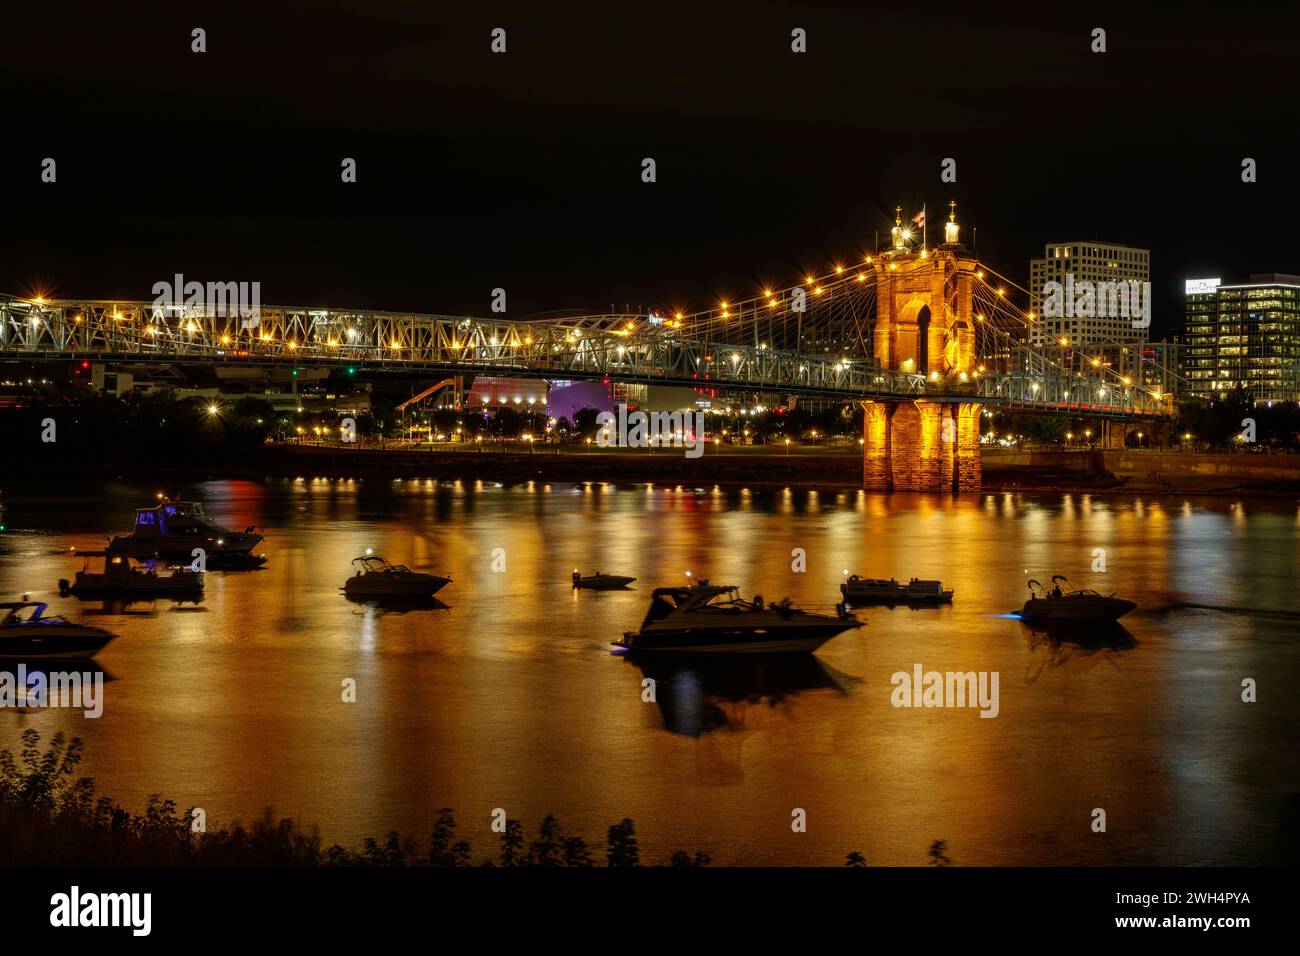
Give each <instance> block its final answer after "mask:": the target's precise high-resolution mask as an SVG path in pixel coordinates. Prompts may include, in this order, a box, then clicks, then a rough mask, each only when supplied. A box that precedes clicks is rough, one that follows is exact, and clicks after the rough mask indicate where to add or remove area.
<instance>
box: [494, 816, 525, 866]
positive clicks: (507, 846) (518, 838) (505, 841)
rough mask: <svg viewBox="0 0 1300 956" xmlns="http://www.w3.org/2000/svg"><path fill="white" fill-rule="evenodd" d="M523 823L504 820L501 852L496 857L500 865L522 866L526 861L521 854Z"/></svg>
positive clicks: (522, 847)
mask: <svg viewBox="0 0 1300 956" xmlns="http://www.w3.org/2000/svg"><path fill="white" fill-rule="evenodd" d="M523 849H524V825H523V824H522V823H520V822H519V821H518V820H509V819H507V820H506V829H505V832H504V833H502V834H501V852H500V853H499V854H498V856H497V859H498V861H499V862H500V864H501V865H502V866H523V865H524V864H525V863H527V862H528V860H527V858H526V857H525V856H524V855H523Z"/></svg>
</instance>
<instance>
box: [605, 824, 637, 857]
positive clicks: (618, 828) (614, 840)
mask: <svg viewBox="0 0 1300 956" xmlns="http://www.w3.org/2000/svg"><path fill="white" fill-rule="evenodd" d="M605 856H606V858H607V859H608V860H609V865H610V866H640V865H641V846H640V844H639V843H638V842H637V839H636V826H635V824H633V823H632V821H631V820H630V819H629V818H627V817H624V818H623V819H622V820H620V821H619V822H618V823H616V824H614V825H613V826H612V827H610V828H609V835H608V839H607V846H606V849H605Z"/></svg>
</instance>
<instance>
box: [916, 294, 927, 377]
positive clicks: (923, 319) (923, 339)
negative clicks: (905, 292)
mask: <svg viewBox="0 0 1300 956" xmlns="http://www.w3.org/2000/svg"><path fill="white" fill-rule="evenodd" d="M916 367H917V370H918V371H922V372H924V371H925V370H926V369H928V368H929V367H930V307H929V306H928V305H923V306H921V311H920V312H918V313H917V314H916Z"/></svg>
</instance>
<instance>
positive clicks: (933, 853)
mask: <svg viewBox="0 0 1300 956" xmlns="http://www.w3.org/2000/svg"><path fill="white" fill-rule="evenodd" d="M930 865H931V866H952V860H950V859H948V841H947V840H935V841H934V842H933V843H931V844H930Z"/></svg>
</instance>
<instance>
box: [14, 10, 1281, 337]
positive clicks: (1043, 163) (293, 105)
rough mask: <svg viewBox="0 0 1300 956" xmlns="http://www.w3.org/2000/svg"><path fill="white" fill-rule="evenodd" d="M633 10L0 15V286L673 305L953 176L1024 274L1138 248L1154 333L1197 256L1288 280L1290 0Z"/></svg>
mask: <svg viewBox="0 0 1300 956" xmlns="http://www.w3.org/2000/svg"><path fill="white" fill-rule="evenodd" d="M128 6H129V9H126V7H128ZM623 7H624V5H622V4H617V3H610V2H604V3H599V4H566V5H561V6H559V7H553V6H552V5H549V4H533V5H530V6H528V7H522V6H521V7H520V8H517V9H516V8H512V7H509V6H506V5H500V4H482V5H480V4H466V5H460V6H455V7H450V6H444V5H442V4H436V3H429V4H426V3H415V2H411V3H396V2H390V0H368V2H364V3H320V4H305V3H303V4H298V3H293V4H280V3H272V2H262V3H240V2H224V3H211V4H188V3H166V4H163V3H157V4H155V3H136V4H130V5H119V4H96V5H94V6H93V7H92V6H89V5H86V9H85V10H84V11H82V12H78V9H77V8H76V7H68V6H56V5H53V4H46V5H44V6H43V8H42V9H39V10H36V11H25V12H24V13H23V14H22V16H21V18H15V16H14V14H13V12H12V11H9V12H7V13H6V17H7V20H8V22H7V23H6V27H7V28H8V29H6V31H5V33H6V38H5V44H4V53H3V58H2V60H0V94H2V96H3V107H4V116H5V120H6V122H5V130H6V135H5V144H4V149H3V151H0V176H2V178H0V184H2V188H3V196H4V215H3V219H2V220H0V222H3V228H2V229H0V290H3V291H6V292H10V293H16V294H32V293H33V292H35V291H38V290H39V291H45V292H46V293H47V294H51V295H57V296H66V297H71V296H85V297H90V298H110V297H121V298H132V299H149V298H152V292H151V287H152V285H153V283H154V282H156V281H159V280H163V279H169V278H170V277H171V276H172V275H173V274H174V273H176V272H181V273H184V274H185V276H186V277H187V278H189V279H199V280H202V281H208V280H214V281H241V280H242V281H255V280H256V281H260V282H261V283H262V301H263V302H264V303H270V304H279V303H284V304H306V305H320V306H328V307H335V308H339V307H371V308H387V309H395V310H412V311H422V312H444V313H453V314H458V313H462V312H466V313H478V314H486V313H488V311H489V302H490V294H491V290H492V289H493V288H494V287H498V286H500V287H503V288H505V289H506V291H507V295H508V305H509V312H508V315H510V316H524V315H528V314H533V313H537V312H542V311H546V310H551V309H566V308H577V309H590V310H601V311H603V310H604V309H606V308H608V307H609V306H610V305H611V304H613V305H614V306H615V307H616V308H617V309H620V310H621V309H622V308H623V307H624V306H625V305H630V306H632V307H634V308H636V307H641V308H645V307H651V306H657V307H661V308H676V307H686V308H692V307H702V306H705V305H707V304H709V303H710V302H712V301H714V300H715V299H716V297H718V296H728V297H743V296H747V295H750V294H753V293H754V292H755V291H756V290H757V288H758V287H759V286H761V285H763V284H765V283H772V284H789V283H793V282H794V281H797V279H798V277H799V276H800V275H802V274H803V273H804V272H805V271H806V270H809V269H813V270H825V269H828V268H829V266H830V264H831V263H832V262H833V261H835V260H836V259H847V258H849V257H851V256H853V255H854V254H857V253H861V252H863V251H869V250H870V248H871V246H872V244H873V242H874V233H875V231H876V230H877V229H879V230H880V231H881V233H882V234H884V233H885V232H886V231H887V229H888V227H889V225H890V220H891V217H892V210H893V207H894V205H895V204H896V203H901V204H902V205H903V206H904V207H905V209H907V210H908V211H909V212H911V211H915V210H919V208H920V206H921V203H922V202H925V203H927V204H928V207H929V211H930V215H931V224H932V226H933V227H934V228H932V230H931V233H930V236H931V240H932V241H933V240H934V239H935V238H936V236H937V234H938V224H939V223H940V222H941V221H942V219H943V214H944V213H945V212H946V209H947V201H948V200H949V199H956V200H957V201H958V204H959V206H958V210H959V214H960V219H961V221H962V224H963V228H964V231H963V237H964V238H965V239H966V241H967V242H968V243H969V241H970V239H971V227H972V226H974V227H977V228H978V235H977V251H978V252H979V254H980V255H981V257H982V258H983V259H984V260H985V261H986V262H988V263H989V264H990V265H991V266H993V267H994V268H995V269H997V270H999V271H1001V272H1004V273H1006V274H1008V275H1010V276H1011V277H1012V278H1014V279H1016V280H1017V281H1019V282H1020V283H1021V284H1027V283H1028V259H1029V258H1030V256H1032V255H1040V254H1041V251H1042V246H1043V245H1044V243H1046V242H1048V241H1054V240H1061V239H1075V238H1082V239H1090V238H1101V239H1105V240H1110V241H1119V242H1127V243H1130V244H1133V245H1138V246H1145V247H1149V248H1151V249H1152V264H1153V276H1152V279H1153V281H1154V283H1155V291H1156V296H1157V301H1156V309H1157V311H1156V314H1155V327H1154V329H1153V332H1154V334H1155V335H1156V336H1160V335H1163V334H1165V333H1167V332H1176V331H1178V330H1179V328H1180V325H1181V319H1182V316H1181V290H1182V281H1183V279H1184V278H1186V277H1189V276H1192V277H1194V276H1222V277H1223V278H1224V279H1225V280H1227V279H1230V278H1236V277H1241V276H1244V275H1246V274H1248V273H1250V272H1271V271H1279V272H1300V242H1297V241H1296V238H1295V236H1296V231H1297V229H1298V228H1300V226H1297V222H1300V217H1298V216H1297V212H1298V210H1297V198H1296V197H1297V189H1296V186H1297V180H1296V174H1297V164H1296V155H1297V146H1298V145H1300V142H1298V140H1300V121H1297V114H1298V113H1300V110H1297V105H1298V104H1297V100H1298V99H1300V96H1298V94H1297V90H1298V89H1300V83H1298V82H1297V77H1298V76H1300V63H1298V62H1297V61H1298V60H1300V55H1298V53H1297V50H1300V46H1298V45H1297V42H1296V36H1297V32H1296V28H1297V25H1298V24H1297V21H1296V19H1295V18H1294V15H1291V17H1292V18H1291V19H1289V20H1282V19H1279V18H1276V17H1273V18H1264V17H1248V16H1244V15H1242V8H1240V7H1238V6H1236V5H1230V4H1218V5H1216V6H1214V7H1205V8H1201V7H1195V6H1184V7H1182V8H1180V9H1179V10H1178V11H1176V12H1175V13H1174V14H1173V15H1171V16H1168V17H1159V16H1156V15H1154V14H1152V15H1145V14H1142V13H1140V12H1138V11H1137V10H1135V9H1134V8H1135V7H1136V5H1135V4H1130V3H1125V4H1077V3H1076V4H1052V3H1046V2H1044V3H1037V4H1034V5H1032V6H1029V7H1026V8H1025V9H1024V10H1023V11H1019V12H1017V11H1016V10H1015V9H1014V8H1012V7H1007V6H1004V5H998V6H997V8H995V7H994V6H993V5H983V4H968V5H964V6H961V7H945V6H942V5H936V4H931V3H926V4H906V5H904V4H898V5H894V8H891V9H889V10H888V11H886V12H880V11H879V10H875V9H872V8H871V7H869V6H866V5H859V4H849V3H843V4H835V3H804V4H797V5H796V4H762V5H758V4H755V5H750V6H735V7H730V8H716V9H714V8H712V7H710V6H708V5H705V4H699V3H696V4H684V5H665V4H646V5H642V6H640V7H638V8H637V9H624V8H623ZM498 26H499V27H503V28H504V29H505V30H506V31H507V50H508V52H506V53H505V54H503V55H495V54H493V53H492V52H491V51H490V48H489V45H490V40H491V38H490V32H491V30H492V28H493V27H498ZM1097 26H1100V27H1104V28H1105V29H1106V31H1107V47H1108V52H1106V53H1104V54H1094V53H1092V52H1091V51H1090V43H1091V36H1090V34H1091V30H1092V29H1093V27H1097ZM194 27H203V28H205V29H206V30H207V48H208V52H206V53H203V54H196V53H192V52H191V51H190V44H191V37H190V31H191V30H192V29H193V28H194ZM795 27H802V28H804V29H805V30H806V31H807V35H808V52H807V53H805V54H795V53H793V52H791V50H790V43H791V30H792V29H793V28H795ZM45 156H52V157H54V158H55V159H56V160H57V163H58V182H57V183H55V184H52V185H51V184H43V183H41V182H40V165H41V160H42V159H43V158H44V157H45ZM1247 156H1249V157H1253V158H1254V159H1256V160H1257V161H1258V178H1259V181H1258V182H1256V183H1254V184H1244V183H1242V181H1241V161H1242V158H1243V157H1247ZM344 157H353V158H355V159H356V160H357V163H358V180H359V181H358V182H357V183H356V184H343V183H342V182H340V162H341V160H342V159H343V158H344ZM644 157H653V158H654V159H655V160H656V162H657V167H658V169H657V172H658V181H657V182H656V183H653V184H646V183H643V182H642V181H641V160H642V159H643V158H644ZM944 157H953V158H954V159H956V160H957V177H958V178H957V183H956V184H953V185H949V184H944V183H942V182H941V181H940V179H939V173H940V162H941V160H942V159H943V158H944Z"/></svg>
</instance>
